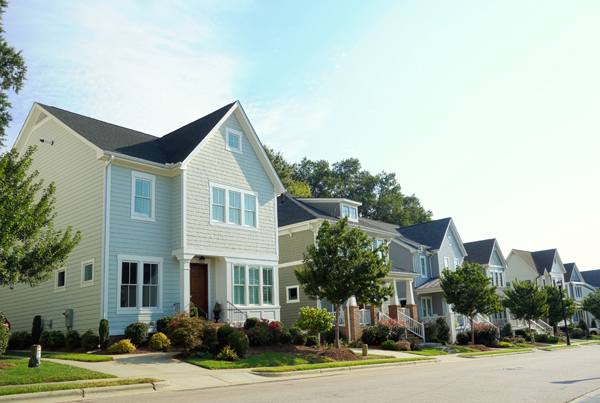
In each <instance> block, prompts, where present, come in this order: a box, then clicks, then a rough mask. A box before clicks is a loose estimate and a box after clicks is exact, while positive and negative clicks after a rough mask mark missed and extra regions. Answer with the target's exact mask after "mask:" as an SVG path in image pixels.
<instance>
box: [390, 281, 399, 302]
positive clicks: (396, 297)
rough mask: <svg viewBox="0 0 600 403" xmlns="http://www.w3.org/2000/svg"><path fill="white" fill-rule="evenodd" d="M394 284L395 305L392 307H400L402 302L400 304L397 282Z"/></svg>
mask: <svg viewBox="0 0 600 403" xmlns="http://www.w3.org/2000/svg"><path fill="white" fill-rule="evenodd" d="M392 282H393V284H394V301H393V302H394V303H393V304H392V305H400V302H398V287H397V286H396V280H393V281H392Z"/></svg>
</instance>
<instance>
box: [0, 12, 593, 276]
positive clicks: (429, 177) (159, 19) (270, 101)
mask: <svg viewBox="0 0 600 403" xmlns="http://www.w3.org/2000/svg"><path fill="white" fill-rule="evenodd" d="M599 20H600V3H599V2H597V1H579V2H562V1H543V2H542V1H533V2H520V1H504V2H482V1H458V2H436V3H434V2H414V1H410V2H409V1H401V2H390V1H378V2H362V1H327V2H316V1H304V2H259V1H227V2H223V1H177V0H171V1H167V0H165V1H158V0H156V1H152V0H138V1H123V0H121V1H111V0H107V1H92V0H89V1H67V0H55V1H52V2H48V1H41V0H19V1H15V0H13V1H12V2H11V3H10V4H9V8H8V11H7V13H6V14H5V16H4V26H5V29H6V31H7V32H6V37H7V40H8V42H9V43H10V44H11V45H13V46H15V47H17V48H18V49H23V53H24V56H25V58H26V61H27V66H28V69H29V71H28V80H27V82H26V83H25V87H24V89H23V90H22V91H21V92H20V93H19V94H18V95H16V96H15V95H14V94H13V95H11V101H12V103H13V107H14V109H13V115H14V121H13V123H12V127H11V128H10V129H9V130H8V133H9V144H12V142H13V141H14V139H15V138H16V136H17V135H18V131H19V130H20V128H21V126H22V124H23V122H24V120H25V118H26V116H27V113H28V112H29V110H30V108H31V105H32V104H33V102H40V103H45V104H49V105H53V106H56V107H59V108H63V109H67V110H70V111H73V112H77V113H81V114H83V115H87V116H92V117H95V118H98V119H101V120H105V121H108V122H111V123H115V124H119V125H123V126H126V127H130V128H133V129H137V130H140V131H144V132H147V133H150V134H154V135H162V134H165V133H167V132H169V131H171V130H173V129H175V128H177V127H180V126H182V125H184V124H186V123H188V122H190V121H193V120H195V119H197V118H199V117H201V116H203V115H205V114H207V113H209V112H211V111H213V110H215V109H217V108H219V107H221V106H223V105H225V104H227V103H229V102H231V101H233V100H236V99H238V100H240V101H241V102H242V105H243V106H244V108H245V110H246V112H247V114H248V115H249V118H250V120H251V122H252V123H253V125H254V127H255V129H256V131H257V132H258V134H259V136H260V137H261V139H262V140H263V141H265V142H266V143H267V144H269V145H271V146H272V147H274V148H275V149H278V150H281V151H282V152H283V153H284V155H285V156H286V157H287V158H288V159H289V160H290V161H292V162H296V161H299V160H300V159H301V158H302V157H304V156H306V157H308V158H310V159H326V160H328V161H329V162H331V163H333V162H335V161H338V160H340V159H343V158H348V157H357V158H359V160H360V161H361V163H362V164H363V167H364V168H365V169H367V170H369V171H371V172H373V173H376V172H381V171H384V170H385V171H387V172H395V173H396V174H397V177H398V180H399V182H400V183H401V185H402V187H403V190H404V192H405V193H408V194H412V193H414V194H416V195H417V196H418V197H419V198H420V199H421V202H422V203H423V205H424V206H425V207H426V208H427V209H431V210H432V211H433V212H434V218H444V217H448V216H451V217H453V218H454V220H455V222H456V225H457V227H458V230H459V232H460V234H461V237H462V239H463V241H464V242H469V241H475V240H480V239H487V238H498V240H499V242H500V246H501V247H502V249H503V252H504V254H505V256H508V253H509V252H510V250H511V249H512V248H517V249H524V250H541V249H550V248H558V250H559V253H560V254H561V257H562V259H563V261H564V262H572V261H575V262H576V263H577V264H578V266H579V267H580V269H583V270H586V269H597V268H600V264H599V263H597V257H596V256H597V255H596V247H597V245H596V240H597V238H598V237H597V235H596V233H597V228H598V227H600V215H599V212H598V207H597V206H598V203H597V200H598V199H600V191H599V185H598V184H599V183H600V181H599V179H600V175H599V171H600V170H599V168H598V164H597V163H596V160H597V152H598V151H597V150H598V149H599V148H600V147H599V146H600V140H599V139H598V134H599V133H598V132H599V130H598V128H599V123H600V114H599V113H598V111H599V110H600V98H599V97H598V94H600V77H599V74H598V72H599V71H600V52H599V51H598V38H599V37H600V25H599V24H598V23H597V21H599Z"/></svg>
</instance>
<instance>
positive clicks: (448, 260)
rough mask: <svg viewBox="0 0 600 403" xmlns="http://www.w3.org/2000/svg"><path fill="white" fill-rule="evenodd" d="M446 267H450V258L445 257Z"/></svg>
mask: <svg viewBox="0 0 600 403" xmlns="http://www.w3.org/2000/svg"><path fill="white" fill-rule="evenodd" d="M444 269H450V258H448V257H444Z"/></svg>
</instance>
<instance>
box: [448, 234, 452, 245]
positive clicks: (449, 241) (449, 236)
mask: <svg viewBox="0 0 600 403" xmlns="http://www.w3.org/2000/svg"><path fill="white" fill-rule="evenodd" d="M448 245H450V246H452V236H451V235H448Z"/></svg>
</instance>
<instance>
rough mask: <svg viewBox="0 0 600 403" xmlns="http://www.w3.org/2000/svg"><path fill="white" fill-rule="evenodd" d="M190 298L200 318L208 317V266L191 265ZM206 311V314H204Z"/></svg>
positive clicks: (200, 264)
mask: <svg viewBox="0 0 600 403" xmlns="http://www.w3.org/2000/svg"><path fill="white" fill-rule="evenodd" d="M190 296H191V301H192V302H193V303H194V305H195V306H196V307H198V310H199V316H202V317H204V316H205V313H206V316H208V265H207V264H203V263H190ZM203 311H204V312H203ZM207 319H208V317H207Z"/></svg>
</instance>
